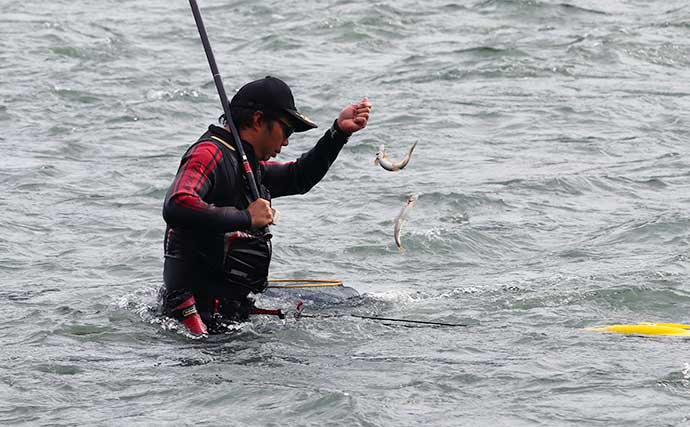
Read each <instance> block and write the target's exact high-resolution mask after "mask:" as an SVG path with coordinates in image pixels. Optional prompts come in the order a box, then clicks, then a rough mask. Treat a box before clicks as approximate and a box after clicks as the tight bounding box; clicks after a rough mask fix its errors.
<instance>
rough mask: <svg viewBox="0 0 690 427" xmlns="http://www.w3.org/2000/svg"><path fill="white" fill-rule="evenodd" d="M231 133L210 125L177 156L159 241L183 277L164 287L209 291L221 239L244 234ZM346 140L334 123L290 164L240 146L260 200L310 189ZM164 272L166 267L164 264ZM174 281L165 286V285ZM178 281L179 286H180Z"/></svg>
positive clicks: (217, 270)
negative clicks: (259, 157) (258, 155)
mask: <svg viewBox="0 0 690 427" xmlns="http://www.w3.org/2000/svg"><path fill="white" fill-rule="evenodd" d="M233 141H234V140H233V137H232V134H231V133H230V132H229V131H227V130H226V129H224V128H221V127H218V126H214V125H211V126H209V128H208V131H207V132H206V133H205V134H204V135H203V136H202V137H201V138H199V140H198V141H197V142H196V143H195V144H193V145H192V146H191V147H190V148H189V149H188V150H187V152H186V153H185V154H184V156H183V157H182V161H181V163H180V167H179V169H178V171H177V175H176V176H175V179H174V181H173V183H172V185H171V186H170V188H169V189H168V192H167V194H166V196H165V202H164V205H163V218H164V219H165V222H166V224H167V228H166V232H165V240H164V248H165V257H166V260H168V259H174V260H176V262H175V264H177V265H178V266H179V265H180V264H182V267H183V268H182V269H180V268H177V269H176V271H183V272H184V274H176V276H184V277H170V274H167V275H166V274H164V277H165V280H166V284H165V285H166V288H168V289H171V288H177V289H179V288H180V287H184V288H186V289H189V290H191V291H193V292H194V293H196V290H197V289H199V288H206V289H199V290H200V291H203V293H209V292H211V293H212V292H213V290H212V289H208V288H209V287H214V286H216V285H218V284H220V283H222V264H223V244H224V241H223V237H224V234H225V233H228V232H232V231H238V230H248V229H249V228H250V226H251V218H250V216H249V213H248V212H247V211H246V208H247V207H248V206H249V203H250V201H249V197H248V194H249V187H248V185H247V183H246V182H245V178H244V175H243V173H242V164H241V161H240V159H239V155H238V154H237V152H236V151H235V148H234V147H233V145H232V144H233ZM346 142H347V135H346V134H344V133H343V132H341V131H339V130H338V128H337V125H336V124H334V125H333V127H332V128H331V129H329V130H328V131H326V133H325V134H324V135H323V137H321V139H320V140H319V141H318V142H317V144H316V145H315V146H314V147H313V148H312V149H311V150H309V151H307V152H306V153H304V154H302V156H301V157H300V158H299V159H297V160H296V161H293V162H287V163H281V162H273V161H267V162H263V161H262V162H258V161H257V160H256V156H255V155H254V150H253V148H252V146H251V145H250V144H247V143H244V142H243V148H244V151H245V154H246V155H247V158H248V159H249V162H250V164H251V165H252V170H253V171H254V175H255V178H256V181H257V188H258V189H259V191H260V192H261V196H262V198H264V199H266V200H269V201H270V199H271V197H273V198H275V197H282V196H289V195H292V194H304V193H306V192H307V191H309V190H310V189H311V188H312V187H313V186H314V185H316V184H317V183H318V182H319V181H320V180H321V179H322V178H323V177H324V176H325V175H326V172H327V171H328V169H329V168H330V166H331V165H332V164H333V162H334V161H335V159H336V157H337V156H338V154H339V153H340V150H341V149H342V147H343V145H344V144H345V143H346ZM166 268H168V263H167V261H166ZM172 281H175V282H178V283H168V282H172ZM180 281H181V282H182V283H180Z"/></svg>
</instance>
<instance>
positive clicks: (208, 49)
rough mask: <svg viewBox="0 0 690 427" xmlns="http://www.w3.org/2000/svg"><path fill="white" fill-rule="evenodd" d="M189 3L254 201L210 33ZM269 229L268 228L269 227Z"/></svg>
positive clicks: (248, 168) (192, 1)
mask: <svg viewBox="0 0 690 427" xmlns="http://www.w3.org/2000/svg"><path fill="white" fill-rule="evenodd" d="M189 5H190V6H191V7H192V13H193V14H194V20H195V21H196V28H197V29H198V30H199V36H200V37H201V43H202V44H203V45H204V51H205V52H206V58H207V59H208V65H209V66H210V67H211V74H213V81H214V82H215V83H216V89H217V90H218V96H219V97H220V103H221V104H223V112H224V113H225V120H226V121H227V123H228V126H230V132H231V133H232V136H233V138H234V140H235V148H237V152H238V153H239V155H240V157H241V158H242V167H243V169H244V175H245V177H246V178H247V182H248V183H249V191H251V193H252V194H251V195H252V201H254V200H256V199H258V198H259V190H258V188H257V187H256V181H255V180H254V173H253V172H252V167H251V165H250V164H249V160H247V156H246V155H245V154H244V149H243V147H242V142H241V141H240V134H239V132H237V128H236V127H235V123H234V122H233V120H232V115H231V114H230V104H229V103H228V97H227V95H226V94H225V88H224V87H223V80H222V79H221V77H220V73H219V72H218V66H217V65H216V58H215V57H214V56H213V51H212V50H211V44H210V43H209V42H208V35H207V34H206V27H204V21H203V20H202V19H201V12H199V6H198V5H197V4H196V0H189ZM267 230H268V229H267Z"/></svg>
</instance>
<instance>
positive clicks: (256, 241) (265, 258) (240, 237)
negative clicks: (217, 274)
mask: <svg viewBox="0 0 690 427" xmlns="http://www.w3.org/2000/svg"><path fill="white" fill-rule="evenodd" d="M224 243H225V246H224V249H225V250H224V257H223V277H224V280H225V284H226V285H227V286H229V287H231V288H232V289H233V290H237V291H238V292H239V293H242V292H244V293H245V295H246V294H247V293H249V292H253V293H260V292H263V291H264V290H265V289H266V287H267V286H268V266H269V264H270V263H271V252H272V247H271V241H270V240H269V239H267V238H265V237H264V236H262V235H254V234H249V233H245V232H242V231H235V232H232V233H227V234H225V242H224Z"/></svg>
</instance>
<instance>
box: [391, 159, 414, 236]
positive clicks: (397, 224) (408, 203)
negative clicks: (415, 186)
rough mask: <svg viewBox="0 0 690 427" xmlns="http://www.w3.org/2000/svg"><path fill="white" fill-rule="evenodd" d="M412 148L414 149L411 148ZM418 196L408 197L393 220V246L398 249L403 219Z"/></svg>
mask: <svg viewBox="0 0 690 427" xmlns="http://www.w3.org/2000/svg"><path fill="white" fill-rule="evenodd" d="M412 148H414V147H412ZM418 197H419V195H417V194H413V195H411V196H410V197H408V198H407V201H406V202H405V206H403V208H402V209H401V210H400V213H399V214H398V216H397V217H396V218H395V227H394V229H393V237H394V238H395V244H396V245H397V246H398V249H401V248H402V243H401V242H400V230H401V229H402V225H403V223H404V222H405V219H407V214H408V212H410V210H411V209H412V207H413V206H414V204H415V202H417V198H418Z"/></svg>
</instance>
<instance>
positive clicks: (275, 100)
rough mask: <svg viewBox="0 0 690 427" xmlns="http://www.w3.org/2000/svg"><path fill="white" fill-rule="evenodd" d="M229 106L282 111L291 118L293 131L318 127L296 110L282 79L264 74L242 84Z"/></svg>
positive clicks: (289, 91)
mask: <svg viewBox="0 0 690 427" xmlns="http://www.w3.org/2000/svg"><path fill="white" fill-rule="evenodd" d="M230 107H243V108H256V109H257V110H271V111H283V112H285V113H287V114H288V115H289V116H290V117H291V118H293V119H294V120H292V122H293V123H292V124H293V126H294V128H295V132H304V131H307V130H309V129H314V128H316V127H318V126H317V125H316V123H314V122H313V121H312V120H311V119H310V118H309V117H307V116H305V115H304V114H302V113H300V112H299V111H297V108H296V107H295V99H294V98H293V97H292V91H291V90H290V87H289V86H288V85H287V84H286V83H285V82H284V81H282V80H280V79H278V78H275V77H271V76H266V77H264V78H263V79H259V80H254V81H253V82H249V83H247V84H246V85H244V86H242V87H241V88H240V90H238V91H237V93H236V94H235V96H233V97H232V100H230Z"/></svg>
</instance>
